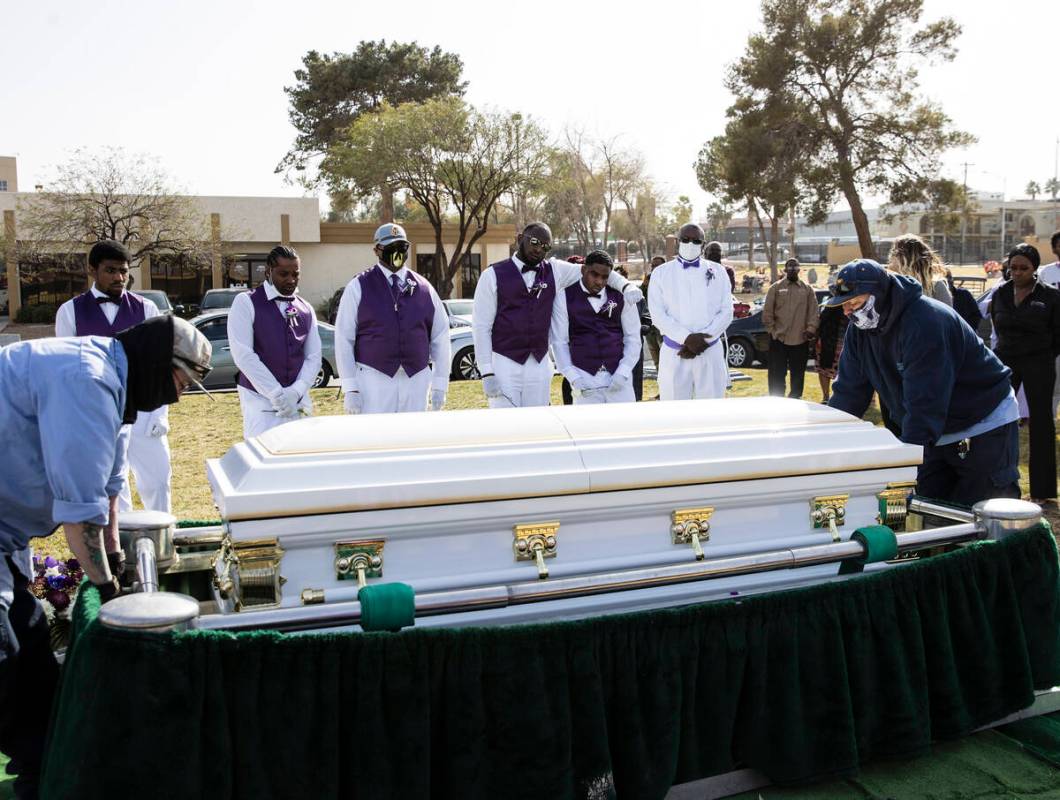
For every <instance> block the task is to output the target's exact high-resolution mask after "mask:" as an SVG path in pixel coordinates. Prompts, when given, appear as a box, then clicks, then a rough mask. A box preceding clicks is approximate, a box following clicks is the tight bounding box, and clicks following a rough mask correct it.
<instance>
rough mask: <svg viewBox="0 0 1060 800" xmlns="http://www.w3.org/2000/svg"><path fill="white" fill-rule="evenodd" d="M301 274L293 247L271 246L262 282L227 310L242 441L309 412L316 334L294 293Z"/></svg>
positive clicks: (307, 308) (309, 312)
mask: <svg viewBox="0 0 1060 800" xmlns="http://www.w3.org/2000/svg"><path fill="white" fill-rule="evenodd" d="M301 274H302V265H301V261H300V260H299V258H298V253H296V252H295V251H294V249H292V248H290V247H287V246H285V245H280V246H278V247H274V248H272V250H271V251H270V252H269V255H268V258H267V259H266V260H265V282H264V283H263V284H261V286H259V287H258V288H257V289H255V290H254V291H252V292H246V293H244V294H240V295H237V296H236V299H235V300H234V301H233V303H232V308H230V309H229V311H228V346H229V347H230V348H232V360H233V361H234V362H235V365H236V366H237V367H239V379H238V384H239V388H238V391H239V405H240V407H241V408H242V409H243V438H244V439H250V438H251V437H253V436H258V435H260V434H262V433H264V432H265V431H267V430H269V429H270V428H275V427H276V426H277V425H282V424H283V423H285V422H290V421H291V420H293V419H298V417H299V416H302V415H303V414H304V415H306V416H308V415H310V414H312V413H313V401H312V399H311V398H310V396H309V388H310V387H311V386H312V385H313V382H314V381H315V380H316V377H317V373H318V372H320V332H319V331H318V329H317V318H316V314H314V313H313V307H312V306H311V305H309V303H307V302H306V301H305V300H303V299H302V298H301V297H299V296H298V294H297V291H298V280H299V278H300V277H301Z"/></svg>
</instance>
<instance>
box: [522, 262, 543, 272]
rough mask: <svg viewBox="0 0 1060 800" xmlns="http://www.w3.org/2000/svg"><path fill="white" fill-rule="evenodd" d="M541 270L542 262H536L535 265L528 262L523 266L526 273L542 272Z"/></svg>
mask: <svg viewBox="0 0 1060 800" xmlns="http://www.w3.org/2000/svg"><path fill="white" fill-rule="evenodd" d="M540 271H541V265H540V264H535V265H534V266H530V265H529V264H527V265H526V266H525V267H523V272H524V273H526V272H540Z"/></svg>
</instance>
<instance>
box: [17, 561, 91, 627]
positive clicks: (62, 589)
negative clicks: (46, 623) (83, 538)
mask: <svg viewBox="0 0 1060 800" xmlns="http://www.w3.org/2000/svg"><path fill="white" fill-rule="evenodd" d="M33 573H34V575H33V583H32V584H31V585H30V591H31V592H33V594H34V595H35V596H36V597H37V598H38V599H39V600H40V601H41V604H42V605H43V606H44V611H45V613H46V614H47V615H48V618H49V619H53V618H54V617H55V616H56V615H58V616H63V617H65V616H66V615H67V614H68V613H69V610H70V605H71V602H72V600H73V598H74V595H76V594H77V587H78V586H80V584H81V579H82V578H83V577H84V574H85V573H84V570H82V569H81V564H79V563H78V561H77V559H76V558H71V559H69V560H67V561H60V560H59V559H57V558H54V557H52V556H45V557H44V558H41V557H40V556H37V555H35V556H33Z"/></svg>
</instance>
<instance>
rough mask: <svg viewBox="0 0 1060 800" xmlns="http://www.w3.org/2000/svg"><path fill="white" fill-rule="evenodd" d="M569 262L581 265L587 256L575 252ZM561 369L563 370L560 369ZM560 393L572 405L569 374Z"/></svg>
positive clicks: (565, 401) (564, 379)
mask: <svg viewBox="0 0 1060 800" xmlns="http://www.w3.org/2000/svg"><path fill="white" fill-rule="evenodd" d="M567 263H568V264H577V265H578V266H579V267H580V266H581V265H582V264H584V263H585V258H584V257H582V256H579V255H577V254H575V255H573V256H571V257H570V258H568V259H567ZM556 296H557V297H559V294H558V293H557V295H556ZM552 313H553V315H555V313H556V312H555V310H553V312H552ZM557 369H558V367H557ZM560 371H561V372H562V370H560ZM559 393H560V397H562V398H563V405H565V406H569V405H572V404H573V403H574V390H573V389H571V385H570V381H569V380H567V376H566V375H564V376H563V381H562V383H560V386H559Z"/></svg>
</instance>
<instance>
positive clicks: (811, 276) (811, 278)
mask: <svg viewBox="0 0 1060 800" xmlns="http://www.w3.org/2000/svg"><path fill="white" fill-rule="evenodd" d="M806 282H807V283H808V284H810V286H811V287H813V286H816V285H817V270H816V268H814V267H810V269H809V271H808V272H807V273H806Z"/></svg>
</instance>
